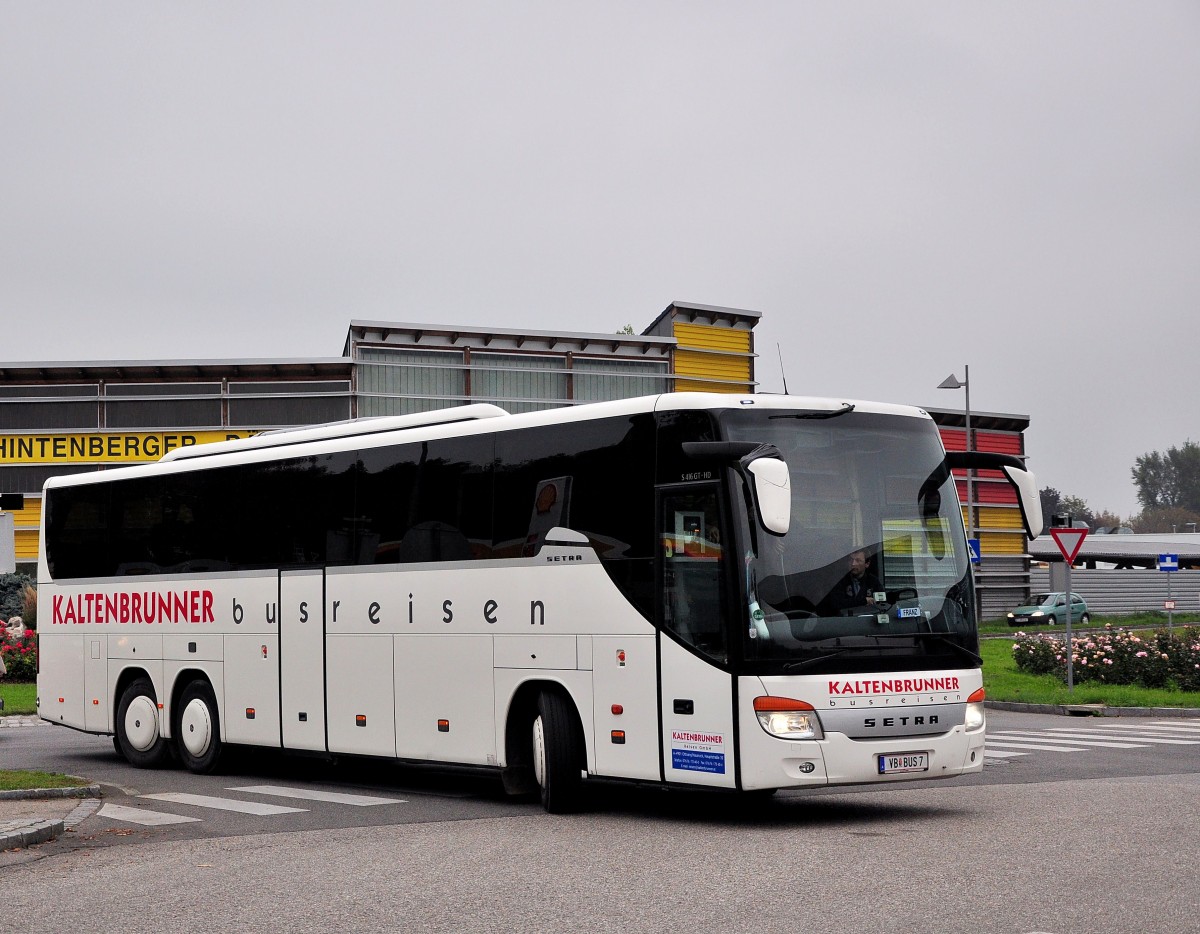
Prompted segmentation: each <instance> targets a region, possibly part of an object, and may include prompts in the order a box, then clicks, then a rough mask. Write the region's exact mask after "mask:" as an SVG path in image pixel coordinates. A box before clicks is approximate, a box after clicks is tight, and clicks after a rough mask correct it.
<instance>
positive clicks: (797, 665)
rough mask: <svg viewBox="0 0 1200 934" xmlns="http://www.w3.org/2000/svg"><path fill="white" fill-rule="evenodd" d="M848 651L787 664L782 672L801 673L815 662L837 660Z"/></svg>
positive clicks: (843, 650) (844, 650)
mask: <svg viewBox="0 0 1200 934" xmlns="http://www.w3.org/2000/svg"><path fill="white" fill-rule="evenodd" d="M849 651H850V649H842V650H841V651H840V652H830V653H829V654H828V655H818V656H816V657H815V658H806V659H805V660H804V661H802V662H788V663H787V664H786V665H784V666H783V670H784V671H802V670H803V669H805V668H809V667H811V666H813V665H815V664H817V662H825V661H828V660H829V659H831V658H837V657H838V656H839V655H845V654H846V653H847V652H849Z"/></svg>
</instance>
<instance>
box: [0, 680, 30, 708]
mask: <svg viewBox="0 0 1200 934" xmlns="http://www.w3.org/2000/svg"><path fill="white" fill-rule="evenodd" d="M0 698H3V700H4V709H3V710H0V716H4V715H6V714H34V713H37V685H36V684H34V683H33V682H28V683H10V682H8V681H0Z"/></svg>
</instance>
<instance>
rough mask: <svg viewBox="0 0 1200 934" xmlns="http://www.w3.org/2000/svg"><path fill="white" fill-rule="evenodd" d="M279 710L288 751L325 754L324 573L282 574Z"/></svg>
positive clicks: (280, 577)
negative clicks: (307, 751)
mask: <svg viewBox="0 0 1200 934" xmlns="http://www.w3.org/2000/svg"><path fill="white" fill-rule="evenodd" d="M279 606H280V612H279V709H280V716H281V718H282V729H283V745H284V748H285V749H306V750H314V751H318V752H324V751H325V572H324V571H322V570H306V571H281V572H280V573H279Z"/></svg>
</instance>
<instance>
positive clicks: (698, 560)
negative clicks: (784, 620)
mask: <svg viewBox="0 0 1200 934" xmlns="http://www.w3.org/2000/svg"><path fill="white" fill-rule="evenodd" d="M720 517H721V511H720V504H719V501H718V499H717V493H716V491H715V490H710V491H705V492H700V493H684V492H673V493H668V494H666V495H664V496H663V498H662V512H661V514H660V522H661V525H660V529H661V533H660V536H661V538H660V547H661V549H662V559H663V607H662V620H663V625H664V626H665V627H666V628H667V629H669V630H670V631H671V632H673V633H675V634H676V635H677V636H679V638H680V639H682V640H683V641H684V642H686V643H687V644H688V645H692V646H694V647H695V648H697V649H699V650H700V651H701V652H703V653H704V654H705V655H708V656H710V657H712V658H716V659H718V660H721V661H724V660H725V659H726V657H727V649H726V644H725V628H726V627H725V612H724V611H725V593H724V555H725V552H724V549H723V548H722V535H721V519H720Z"/></svg>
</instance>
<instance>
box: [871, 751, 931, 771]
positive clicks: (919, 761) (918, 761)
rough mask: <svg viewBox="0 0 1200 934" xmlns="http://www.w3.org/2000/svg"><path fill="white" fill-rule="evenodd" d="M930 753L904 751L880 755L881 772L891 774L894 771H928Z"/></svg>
mask: <svg viewBox="0 0 1200 934" xmlns="http://www.w3.org/2000/svg"><path fill="white" fill-rule="evenodd" d="M928 771H929V753H926V752H902V753H898V754H896V755H891V756H880V757H879V774H880V775H891V774H892V773H894V772H928Z"/></svg>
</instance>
